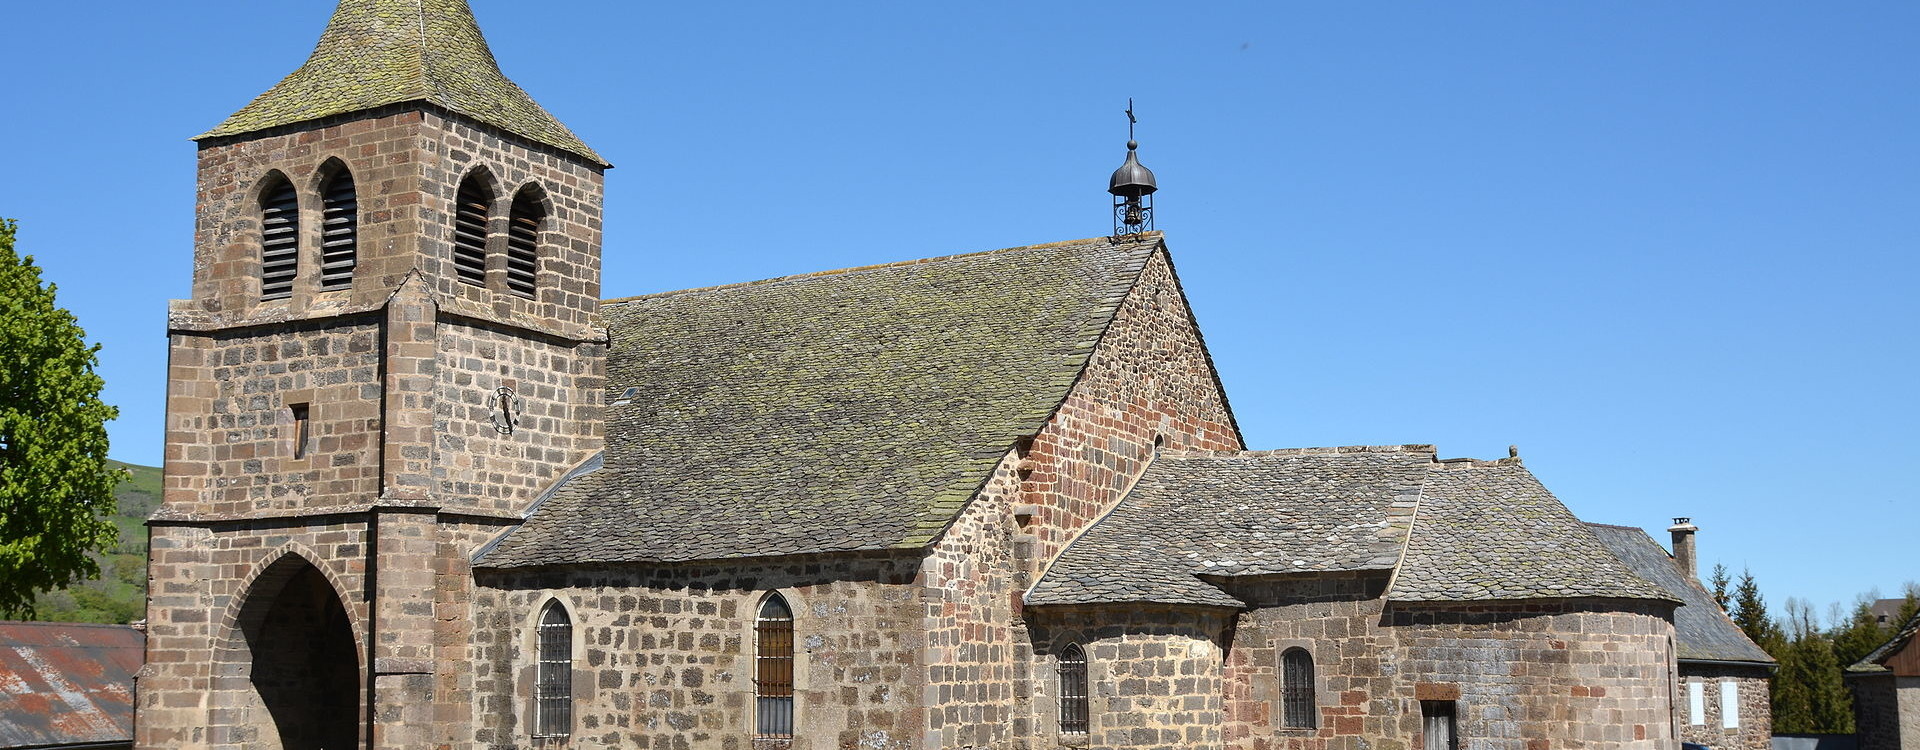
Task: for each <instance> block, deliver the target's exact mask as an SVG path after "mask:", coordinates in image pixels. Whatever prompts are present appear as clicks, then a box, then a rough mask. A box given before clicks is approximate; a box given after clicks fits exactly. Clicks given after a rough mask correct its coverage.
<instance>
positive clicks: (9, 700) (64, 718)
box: [0, 622, 146, 747]
mask: <svg viewBox="0 0 1920 750" xmlns="http://www.w3.org/2000/svg"><path fill="white" fill-rule="evenodd" d="M145 643H146V639H145V637H144V636H142V635H141V633H140V631H138V630H134V629H133V628H131V627H129V626H126V625H85V624H79V623H67V622H0V747H48V746H56V747H57V746H69V745H88V746H91V745H93V744H95V743H116V742H117V743H131V742H132V741H133V673H134V672H135V671H137V670H139V669H140V663H141V660H142V658H143V651H144V650H145Z"/></svg>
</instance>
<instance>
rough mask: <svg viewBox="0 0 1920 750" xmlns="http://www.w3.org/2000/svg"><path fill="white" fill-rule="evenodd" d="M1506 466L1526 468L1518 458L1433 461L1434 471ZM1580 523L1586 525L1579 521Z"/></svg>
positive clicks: (1442, 459)
mask: <svg viewBox="0 0 1920 750" xmlns="http://www.w3.org/2000/svg"><path fill="white" fill-rule="evenodd" d="M1507 466H1519V467H1522V468H1525V467H1526V463H1525V462H1523V461H1521V460H1520V457H1519V456H1508V457H1506V458H1437V459H1434V461H1433V468H1434V470H1435V471H1469V470H1472V469H1498V468H1503V467H1507ZM1581 523H1586V522H1585V521H1581Z"/></svg>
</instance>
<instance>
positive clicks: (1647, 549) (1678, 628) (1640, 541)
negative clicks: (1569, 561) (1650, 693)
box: [1587, 523, 1773, 664]
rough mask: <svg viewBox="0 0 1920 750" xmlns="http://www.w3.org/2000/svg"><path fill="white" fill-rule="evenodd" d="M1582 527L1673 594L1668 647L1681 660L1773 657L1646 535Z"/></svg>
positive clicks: (1767, 660)
mask: <svg viewBox="0 0 1920 750" xmlns="http://www.w3.org/2000/svg"><path fill="white" fill-rule="evenodd" d="M1587 526H1588V528H1591V529H1593V534H1594V536H1596V537H1599V538H1600V542H1601V543H1602V544H1605V545H1607V549H1609V550H1612V551H1613V555H1614V556H1615V557H1618V558H1620V560H1621V561H1622V562H1625V563H1626V564H1627V566H1628V567H1631V568H1633V572H1634V573H1636V574H1638V575H1639V576H1640V577H1641V578H1644V579H1646V580H1648V581H1650V582H1652V583H1654V584H1656V585H1658V586H1660V588H1663V589H1665V590H1666V591H1667V592H1668V593H1671V594H1673V595H1674V598H1677V599H1679V600H1680V602H1681V604H1680V608H1679V609H1676V610H1674V612H1673V630H1674V643H1675V646H1676V648H1677V650H1678V651H1679V657H1680V660H1681V661H1722V662H1751V663H1754V664H1772V663H1773V657H1771V656H1768V655H1767V652H1766V651H1763V650H1761V648H1760V647H1759V646H1757V645H1754V643H1753V641H1752V640H1749V639H1748V638H1747V634H1746V633H1743V632H1741V631H1740V626H1738V625H1735V624H1733V619H1732V618H1730V617H1727V613H1726V612H1724V611H1722V610H1721V609H1720V605H1718V604H1715V603H1714V601H1713V595H1712V594H1709V593H1707V589H1706V588H1705V587H1703V586H1701V585H1700V581H1698V580H1696V579H1693V578H1692V577H1690V576H1687V575H1685V574H1683V573H1681V572H1680V570H1679V569H1678V568H1676V567H1674V564H1673V558H1672V557H1671V556H1669V555H1668V554H1667V550H1666V548H1665V547H1662V546H1660V543H1659V542H1656V541H1654V540H1653V537H1651V536H1648V535H1647V532H1646V531H1644V530H1641V529H1639V528H1635V527H1631V526H1610V525H1607V524H1600V523H1590V524H1587Z"/></svg>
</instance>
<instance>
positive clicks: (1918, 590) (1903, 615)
mask: <svg viewBox="0 0 1920 750" xmlns="http://www.w3.org/2000/svg"><path fill="white" fill-rule="evenodd" d="M1902 588H1903V589H1904V590H1905V592H1906V595H1907V600H1906V601H1904V602H1901V603H1900V615H1899V616H1898V617H1896V618H1894V620H1893V622H1890V623H1888V624H1889V625H1892V626H1893V630H1894V632H1893V633H1889V634H1887V637H1888V638H1892V637H1893V636H1894V635H1897V634H1898V633H1899V631H1900V629H1901V628H1904V627H1906V626H1907V623H1909V622H1912V621H1913V616H1914V615H1916V614H1920V583H1916V582H1914V581H1908V582H1907V585H1906V586H1904V587H1902Z"/></svg>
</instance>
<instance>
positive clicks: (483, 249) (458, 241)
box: [453, 175, 493, 286]
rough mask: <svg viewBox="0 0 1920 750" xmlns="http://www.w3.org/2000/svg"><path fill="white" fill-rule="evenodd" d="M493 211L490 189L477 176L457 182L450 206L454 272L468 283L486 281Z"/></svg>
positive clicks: (479, 283)
mask: <svg viewBox="0 0 1920 750" xmlns="http://www.w3.org/2000/svg"><path fill="white" fill-rule="evenodd" d="M492 213H493V191H492V190H489V189H487V186H486V184H485V183H483V182H482V181H481V180H480V176H479V175H472V176H469V177H468V178H467V179H466V180H464V181H462V182H461V183H460V193H459V195H458V197H456V198H455V199H454V208H453V272H454V276H455V277H456V278H459V279H460V280H461V281H464V282H466V283H468V284H478V285H481V286H485V285H486V283H487V217H488V216H489V215H490V214H492Z"/></svg>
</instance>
